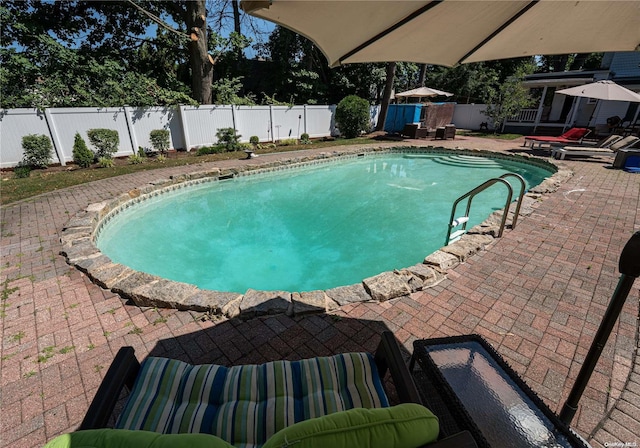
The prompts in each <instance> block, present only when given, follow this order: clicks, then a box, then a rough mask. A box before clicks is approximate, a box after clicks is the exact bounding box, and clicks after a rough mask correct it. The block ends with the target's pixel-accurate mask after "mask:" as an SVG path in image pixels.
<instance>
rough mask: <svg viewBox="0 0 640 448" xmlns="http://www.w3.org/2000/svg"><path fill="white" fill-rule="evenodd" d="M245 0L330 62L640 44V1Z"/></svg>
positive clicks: (444, 59)
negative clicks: (310, 42)
mask: <svg viewBox="0 0 640 448" xmlns="http://www.w3.org/2000/svg"><path fill="white" fill-rule="evenodd" d="M241 5H242V8H243V9H244V10H245V11H246V12H248V13H249V14H251V15H253V16H256V17H260V18H263V19H266V20H269V21H272V22H275V23H277V24H280V25H282V26H285V27H287V28H289V29H291V30H293V31H295V32H297V33H299V34H301V35H303V36H306V37H307V38H309V39H310V40H311V41H313V42H314V43H315V44H316V45H317V46H318V47H319V48H320V50H322V52H323V53H324V54H325V56H326V57H327V60H328V61H329V65H330V66H338V65H341V64H348V63H355V62H395V61H407V62H417V63H428V64H434V65H443V66H453V65H456V64H458V63H467V62H478V61H487V60H494V59H505V58H514V57H522V56H533V55H541V54H568V53H591V52H603V51H632V50H636V49H637V48H638V47H639V46H640V26H638V24H639V23H640V1H639V0H628V1H625V0H622V1H618V0H607V1H600V0H534V1H516V0H497V1H496V0H494V1H486V0H432V1H420V0H413V1H411V0H409V1H407V0H394V1H353V0H328V1H315V0H309V1H307V0H271V1H247V0H243V1H242V2H241Z"/></svg>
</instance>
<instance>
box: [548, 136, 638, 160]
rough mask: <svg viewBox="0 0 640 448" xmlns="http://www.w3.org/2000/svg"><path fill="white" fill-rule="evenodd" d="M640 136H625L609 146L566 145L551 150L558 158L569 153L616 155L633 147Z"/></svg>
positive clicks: (578, 154) (553, 155)
mask: <svg viewBox="0 0 640 448" xmlns="http://www.w3.org/2000/svg"><path fill="white" fill-rule="evenodd" d="M639 141H640V138H638V137H633V136H629V137H624V138H621V139H619V140H617V141H615V142H614V143H612V144H611V145H610V146H609V147H608V148H589V147H584V146H564V147H562V148H554V149H552V151H551V156H552V157H555V158H556V159H557V158H558V156H559V158H560V159H561V160H563V159H564V158H565V157H566V156H567V154H568V155H573V156H610V157H614V156H615V155H616V152H617V151H619V150H622V149H627V148H631V147H632V146H633V145H635V144H636V143H638V142H639Z"/></svg>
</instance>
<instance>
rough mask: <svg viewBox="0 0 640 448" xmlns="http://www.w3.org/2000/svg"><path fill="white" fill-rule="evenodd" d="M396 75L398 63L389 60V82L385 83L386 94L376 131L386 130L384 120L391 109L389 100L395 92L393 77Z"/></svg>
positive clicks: (383, 98)
mask: <svg viewBox="0 0 640 448" xmlns="http://www.w3.org/2000/svg"><path fill="white" fill-rule="evenodd" d="M395 76H396V63H395V62H387V82H386V84H385V85H384V94H383V96H382V104H381V105H380V115H379V116H378V123H377V124H376V131H383V130H384V122H385V121H386V120H387V111H388V110H389V102H391V92H393V79H394V78H395Z"/></svg>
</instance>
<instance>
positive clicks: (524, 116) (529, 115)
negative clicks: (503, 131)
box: [507, 109, 538, 123]
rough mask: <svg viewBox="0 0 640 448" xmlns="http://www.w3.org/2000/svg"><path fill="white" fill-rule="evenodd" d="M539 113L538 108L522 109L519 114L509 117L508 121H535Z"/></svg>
mask: <svg viewBox="0 0 640 448" xmlns="http://www.w3.org/2000/svg"><path fill="white" fill-rule="evenodd" d="M537 115H538V109H522V110H521V111H520V112H518V113H517V114H514V115H512V116H511V117H509V119H508V120H507V121H508V122H517V123H535V121H536V116H537Z"/></svg>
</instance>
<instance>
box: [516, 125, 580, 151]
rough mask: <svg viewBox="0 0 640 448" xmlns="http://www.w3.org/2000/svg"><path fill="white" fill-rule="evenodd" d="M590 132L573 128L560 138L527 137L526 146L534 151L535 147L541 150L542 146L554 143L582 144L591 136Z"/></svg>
mask: <svg viewBox="0 0 640 448" xmlns="http://www.w3.org/2000/svg"><path fill="white" fill-rule="evenodd" d="M590 132H591V131H590V130H589V129H587V128H571V129H569V130H568V131H567V132H565V133H564V134H562V135H560V136H558V137H553V136H542V135H527V136H526V137H525V138H524V146H529V147H530V148H532V149H533V148H534V147H537V148H541V147H542V145H546V146H551V145H552V144H554V143H556V144H567V145H571V144H575V143H581V142H582V139H584V138H585V137H586V136H587V135H589V133H590Z"/></svg>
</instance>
